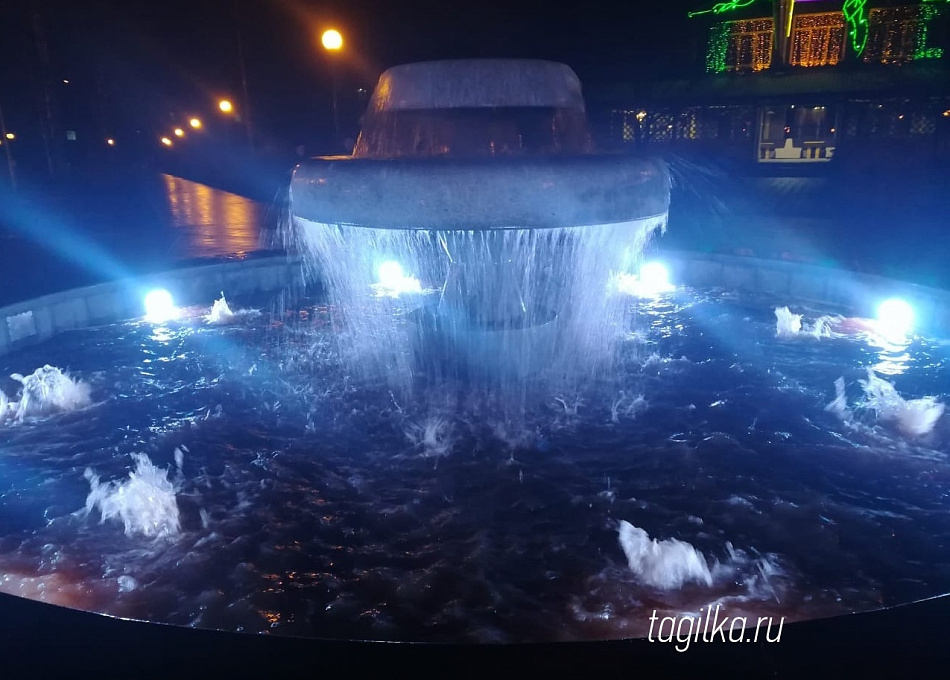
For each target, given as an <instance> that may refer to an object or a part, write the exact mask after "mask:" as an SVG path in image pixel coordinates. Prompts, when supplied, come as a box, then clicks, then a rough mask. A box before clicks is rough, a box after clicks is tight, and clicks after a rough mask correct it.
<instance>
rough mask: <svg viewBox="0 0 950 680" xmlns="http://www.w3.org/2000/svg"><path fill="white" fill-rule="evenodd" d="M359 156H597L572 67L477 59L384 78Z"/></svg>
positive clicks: (401, 69) (410, 68)
mask: <svg viewBox="0 0 950 680" xmlns="http://www.w3.org/2000/svg"><path fill="white" fill-rule="evenodd" d="M362 123H363V124H362V130H361V131H360V136H359V139H358V140H357V142H356V148H355V150H354V152H353V155H354V156H355V157H357V158H404V157H415V156H450V157H455V158H459V157H466V158H470V157H478V156H514V155H518V156H520V155H533V154H544V155H556V154H562V153H568V154H578V153H586V152H588V151H590V133H589V131H588V128H587V118H586V116H585V114H584V99H583V97H582V96H581V84H580V81H579V80H578V79H577V76H576V75H575V74H574V72H573V71H572V70H571V69H570V68H569V67H567V66H565V65H564V64H556V63H554V62H549V61H540V60H532V59H470V60H458V61H432V62H423V63H419V64H406V65H403V66H396V67H393V68H391V69H389V70H387V71H386V72H385V73H383V75H382V76H380V78H379V82H378V83H377V85H376V90H375V91H374V92H373V97H372V99H371V100H370V104H369V107H368V108H367V110H366V114H365V115H364V116H363V121H362Z"/></svg>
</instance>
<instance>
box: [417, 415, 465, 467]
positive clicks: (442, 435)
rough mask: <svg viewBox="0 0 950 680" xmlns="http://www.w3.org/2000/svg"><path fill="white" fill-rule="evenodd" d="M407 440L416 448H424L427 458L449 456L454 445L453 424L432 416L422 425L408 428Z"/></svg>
mask: <svg viewBox="0 0 950 680" xmlns="http://www.w3.org/2000/svg"><path fill="white" fill-rule="evenodd" d="M406 438H407V439H409V441H411V442H412V443H413V445H414V446H417V447H420V448H422V450H423V455H424V456H425V457H427V458H429V457H437V458H438V457H441V456H447V455H448V454H449V452H450V451H451V450H452V445H453V444H454V439H453V436H452V425H451V423H449V421H448V420H446V419H444V418H439V417H436V416H430V417H429V418H427V419H426V420H425V422H423V423H422V424H421V425H416V424H411V425H409V426H408V427H407V428H406Z"/></svg>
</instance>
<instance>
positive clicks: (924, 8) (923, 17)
mask: <svg viewBox="0 0 950 680" xmlns="http://www.w3.org/2000/svg"><path fill="white" fill-rule="evenodd" d="M755 2H756V0H729V1H728V2H717V3H716V4H715V5H713V6H712V7H710V8H709V9H703V10H698V11H696V12H689V13H688V15H687V16H689V17H690V18H692V17H696V16H700V15H703V14H723V13H724V12H731V11H734V10H738V9H742V8H744V7H748V6H750V5H752V4H753V3H755ZM922 2H923V3H924V4H922V5H921V7H920V12H921V14H920V28H919V29H918V33H917V48H916V51H915V52H914V59H939V58H940V57H942V56H943V49H941V48H939V47H927V34H928V30H929V24H930V22H931V21H932V20H933V18H934V17H935V16H937V14H938V13H939V11H940V10H939V9H937V8H935V7H933V5H935V4H937V3H941V4H947V3H950V0H922ZM790 4H791V7H794V6H795V3H794V2H792V3H790ZM791 11H792V10H791V8H790V10H789V13H790V14H791ZM870 12H871V10H870V8H869V7H868V0H845V1H844V5H842V7H841V13H842V14H843V15H844V19H845V22H846V23H847V25H848V36H849V37H850V38H851V47H852V49H853V50H854V53H855V55H856V56H861V55H862V54H863V53H864V50H865V48H866V47H867V44H868V34H869V32H870V30H869V29H870V26H869V24H868V17H869V15H870ZM718 29H719V27H713V28H712V29H711V32H710V41H709V51H708V52H707V53H706V70H707V71H712V72H715V73H721V72H722V71H725V70H726V69H727V65H726V63H725V62H726V50H727V49H728V30H718ZM791 30H792V25H791V21H789V25H788V31H789V33H791Z"/></svg>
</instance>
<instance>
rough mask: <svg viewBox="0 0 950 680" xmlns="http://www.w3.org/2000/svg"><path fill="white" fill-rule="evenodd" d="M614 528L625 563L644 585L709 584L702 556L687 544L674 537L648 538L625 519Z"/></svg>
mask: <svg viewBox="0 0 950 680" xmlns="http://www.w3.org/2000/svg"><path fill="white" fill-rule="evenodd" d="M618 531H619V539H620V547H621V548H622V549H623V553H624V555H626V557H627V564H628V565H629V566H630V570H631V571H633V572H634V574H636V576H637V579H638V580H639V581H640V582H641V583H643V584H644V585H648V586H651V587H653V588H660V589H662V590H672V589H674V588H680V587H681V586H683V585H684V584H686V583H699V584H701V585H705V586H712V584H713V575H712V572H710V570H709V565H708V564H707V563H706V558H705V557H704V556H703V554H702V553H701V552H699V551H698V550H696V548H694V547H693V546H691V545H690V544H689V543H686V542H684V541H680V540H677V539H675V538H667V539H664V540H662V541H657V540H656V539H655V538H654V539H652V540H651V539H650V536H649V534H647V532H646V531H644V530H643V529H641V528H639V527H635V526H633V525H632V524H630V522H627V521H626V520H621V521H620V526H619V529H618Z"/></svg>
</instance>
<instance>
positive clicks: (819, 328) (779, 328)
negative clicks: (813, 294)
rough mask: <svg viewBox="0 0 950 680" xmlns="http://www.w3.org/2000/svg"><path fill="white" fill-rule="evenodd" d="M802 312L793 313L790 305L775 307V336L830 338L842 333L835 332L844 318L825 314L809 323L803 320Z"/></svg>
mask: <svg viewBox="0 0 950 680" xmlns="http://www.w3.org/2000/svg"><path fill="white" fill-rule="evenodd" d="M803 318H804V316H803V315H802V314H793V313H792V311H791V310H789V308H788V307H776V308H775V336H776V337H778V338H785V339H788V338H796V337H803V336H804V337H812V338H830V337H833V336H835V335H840V334H838V333H836V332H835V330H834V329H835V327H836V325H837V324H840V323H841V322H842V321H844V319H842V317H840V316H837V315H834V314H825V315H823V316H819V317H818V318H817V319H815V323H813V324H808V323H805V322H804V321H803Z"/></svg>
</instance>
